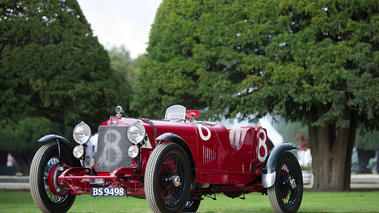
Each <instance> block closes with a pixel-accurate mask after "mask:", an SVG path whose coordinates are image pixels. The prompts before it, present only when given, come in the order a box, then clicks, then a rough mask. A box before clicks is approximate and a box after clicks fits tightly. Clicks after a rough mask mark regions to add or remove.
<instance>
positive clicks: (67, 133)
mask: <svg viewBox="0 0 379 213" xmlns="http://www.w3.org/2000/svg"><path fill="white" fill-rule="evenodd" d="M47 134H58V135H61V136H63V137H64V138H66V139H71V138H72V136H71V135H72V127H67V126H63V125H61V124H57V123H53V122H51V121H49V120H48V119H46V118H37V117H34V118H31V117H28V118H25V119H20V121H19V122H18V124H15V123H13V124H9V125H6V126H5V127H3V128H1V129H0V147H1V148H0V150H4V151H6V152H8V153H12V156H13V157H14V158H15V160H16V161H17V163H18V165H19V166H20V169H21V172H22V173H23V175H26V176H27V175H29V170H30V164H31V162H32V159H33V156H34V153H35V152H36V151H37V149H38V148H39V147H40V146H41V144H40V143H37V140H38V139H40V138H41V137H42V136H44V135H47ZM71 141H72V140H71Z"/></svg>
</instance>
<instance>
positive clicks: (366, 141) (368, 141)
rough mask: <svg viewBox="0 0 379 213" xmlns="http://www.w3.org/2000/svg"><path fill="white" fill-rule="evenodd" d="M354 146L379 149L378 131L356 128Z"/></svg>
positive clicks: (364, 148)
mask: <svg viewBox="0 0 379 213" xmlns="http://www.w3.org/2000/svg"><path fill="white" fill-rule="evenodd" d="M357 133H358V134H357V136H356V138H355V147H356V148H357V149H363V150H372V151H376V150H379V131H373V132H366V131H362V130H361V129H358V132H357Z"/></svg>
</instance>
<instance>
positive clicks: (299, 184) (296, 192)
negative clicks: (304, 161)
mask: <svg viewBox="0 0 379 213" xmlns="http://www.w3.org/2000/svg"><path fill="white" fill-rule="evenodd" d="M267 194H268V198H269V200H270V203H271V206H272V208H273V210H274V211H275V212H297V210H298V209H299V207H300V204H301V200H302V198H303V177H302V174H301V169H300V165H299V162H298V161H297V159H296V157H295V156H294V155H293V154H292V153H290V152H285V153H283V154H282V155H281V156H280V157H279V160H278V163H277V166H276V179H275V183H274V185H273V186H271V187H270V188H268V189H267Z"/></svg>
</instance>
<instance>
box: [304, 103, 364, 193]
mask: <svg viewBox="0 0 379 213" xmlns="http://www.w3.org/2000/svg"><path fill="white" fill-rule="evenodd" d="M328 110H329V109H328V107H326V106H325V107H320V108H312V109H311V111H310V112H309V114H308V121H309V126H308V128H309V141H310V149H311V154H312V168H313V175H314V184H313V190H314V191H347V190H350V173H351V156H352V152H353V146H354V140H355V133H356V128H357V117H356V112H354V111H352V110H351V109H349V108H345V109H344V110H343V111H342V112H341V115H340V116H339V119H340V120H347V121H349V124H348V125H347V126H343V127H341V126H340V127H337V126H336V122H335V121H334V122H333V121H327V122H324V123H323V125H321V126H313V125H312V123H313V122H315V121H317V120H318V119H319V118H320V117H321V116H323V115H325V113H327V112H328Z"/></svg>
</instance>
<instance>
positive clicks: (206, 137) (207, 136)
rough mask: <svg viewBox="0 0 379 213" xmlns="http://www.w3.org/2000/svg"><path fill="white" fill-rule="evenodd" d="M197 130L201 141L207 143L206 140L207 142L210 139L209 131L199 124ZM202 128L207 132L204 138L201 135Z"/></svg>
mask: <svg viewBox="0 0 379 213" xmlns="http://www.w3.org/2000/svg"><path fill="white" fill-rule="evenodd" d="M197 128H198V129H199V135H200V138H201V139H203V140H204V141H207V140H209V139H210V138H211V130H209V128H208V127H206V126H203V125H201V124H198V125H197ZM202 128H203V129H205V130H206V131H207V135H206V136H205V135H204V134H203V131H202V130H201V129H202Z"/></svg>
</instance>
